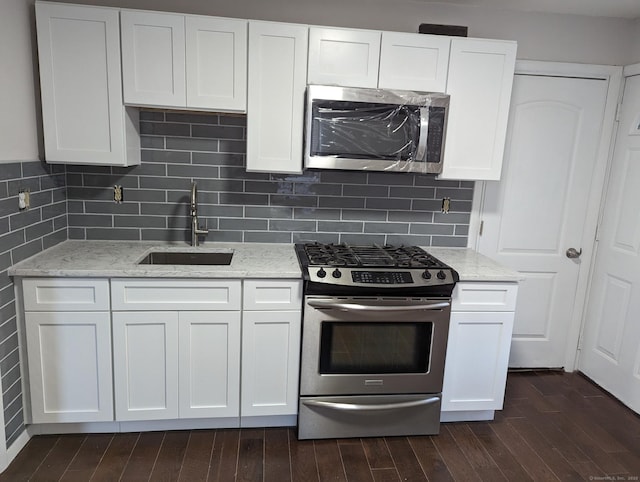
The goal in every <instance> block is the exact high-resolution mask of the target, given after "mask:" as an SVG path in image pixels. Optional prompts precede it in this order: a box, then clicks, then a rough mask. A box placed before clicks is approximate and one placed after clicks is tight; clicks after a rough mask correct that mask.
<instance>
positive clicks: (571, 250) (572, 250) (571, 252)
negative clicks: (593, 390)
mask: <svg viewBox="0 0 640 482" xmlns="http://www.w3.org/2000/svg"><path fill="white" fill-rule="evenodd" d="M566 254H567V258H571V259H575V258H579V257H580V255H581V254H582V248H580V251H577V250H576V248H569V249H567V253H566Z"/></svg>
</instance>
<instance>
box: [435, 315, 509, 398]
mask: <svg viewBox="0 0 640 482" xmlns="http://www.w3.org/2000/svg"><path fill="white" fill-rule="evenodd" d="M512 329H513V312H510V311H504V312H479V313H476V312H455V311H452V312H451V322H450V328H449V342H448V344H447V363H446V364H445V368H444V383H443V387H442V410H443V411H455V410H468V411H477V410H500V409H502V404H503V401H504V389H505V384H506V381H507V362H508V359H509V342H508V340H509V339H510V338H511V331H512Z"/></svg>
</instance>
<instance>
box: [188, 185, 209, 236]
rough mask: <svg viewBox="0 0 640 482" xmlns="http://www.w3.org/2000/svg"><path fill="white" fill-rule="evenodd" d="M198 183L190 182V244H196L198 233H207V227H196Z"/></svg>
mask: <svg viewBox="0 0 640 482" xmlns="http://www.w3.org/2000/svg"><path fill="white" fill-rule="evenodd" d="M197 197H198V185H197V184H196V182H195V181H193V182H192V183H191V246H198V245H199V244H200V243H199V241H198V235H200V234H205V235H206V234H209V230H208V229H202V228H200V227H198V199H197Z"/></svg>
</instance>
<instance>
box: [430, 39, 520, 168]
mask: <svg viewBox="0 0 640 482" xmlns="http://www.w3.org/2000/svg"><path fill="white" fill-rule="evenodd" d="M516 47H517V46H516V43H515V42H505V41H499V40H481V39H468V38H454V39H452V40H451V55H450V57H449V75H448V79H447V94H449V95H451V99H450V105H449V120H448V121H447V133H446V136H447V139H446V145H445V150H444V161H443V165H442V174H441V175H440V178H441V179H471V180H496V181H497V180H499V179H500V170H501V167H502V157H503V153H504V142H505V134H506V131H507V119H508V117H509V101H510V99H511V87H512V83H513V73H514V69H515V62H516Z"/></svg>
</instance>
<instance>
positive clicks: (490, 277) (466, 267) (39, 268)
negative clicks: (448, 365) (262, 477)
mask: <svg viewBox="0 0 640 482" xmlns="http://www.w3.org/2000/svg"><path fill="white" fill-rule="evenodd" d="M423 249H425V251H427V252H429V253H431V254H432V255H433V256H435V257H436V258H438V259H440V260H441V261H443V262H444V263H446V264H448V265H449V266H451V267H452V268H453V269H455V270H456V271H457V272H458V274H459V275H460V281H506V282H517V281H519V280H521V279H522V276H521V275H520V274H519V273H517V272H515V271H513V270H511V269H509V268H506V267H505V266H502V265H500V264H499V263H497V262H495V261H493V260H491V259H489V258H487V257H486V256H483V255H481V254H479V253H477V252H476V251H474V250H472V249H467V248H436V247H425V248H423ZM150 251H213V252H216V251H217V252H220V251H222V252H229V251H233V259H232V260H231V264H230V265H228V266H204V265H149V264H138V262H139V261H140V260H141V259H142V258H144V257H145V256H146V255H147V254H148V253H149V252H150ZM9 275H11V276H25V277H26V276H34V277H45V276H52V277H86V278H93V277H95V278H118V277H122V278H128V277H131V278H301V277H302V273H301V271H300V266H299V265H298V258H297V257H296V254H295V251H294V245H293V244H267V243H244V244H243V243H206V244H203V245H201V246H200V247H197V248H193V247H191V246H189V245H187V244H171V245H169V244H166V243H162V242H147V241H76V240H70V241H65V242H63V243H60V244H58V245H56V246H53V247H52V248H49V249H47V250H45V251H43V252H41V253H39V254H37V255H35V256H32V257H31V258H28V259H26V260H24V261H22V262H20V263H17V264H16V265H14V266H12V267H11V268H10V269H9Z"/></svg>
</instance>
